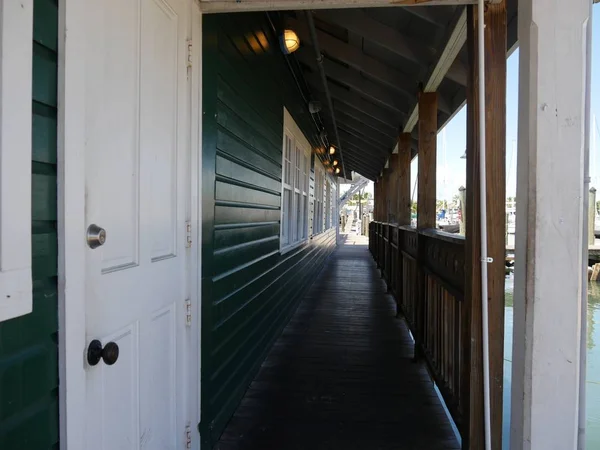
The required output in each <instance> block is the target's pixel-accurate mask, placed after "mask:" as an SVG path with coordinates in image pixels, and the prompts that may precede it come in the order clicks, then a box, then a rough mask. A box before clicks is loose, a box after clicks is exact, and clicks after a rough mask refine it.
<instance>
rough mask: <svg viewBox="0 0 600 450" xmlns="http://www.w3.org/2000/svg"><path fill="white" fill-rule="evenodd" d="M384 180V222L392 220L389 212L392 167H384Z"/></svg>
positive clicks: (382, 198) (382, 196) (382, 194)
mask: <svg viewBox="0 0 600 450" xmlns="http://www.w3.org/2000/svg"><path fill="white" fill-rule="evenodd" d="M381 180H382V191H383V192H382V193H381V200H382V204H383V206H382V212H383V218H382V220H383V222H384V223H388V222H389V221H390V218H389V212H390V198H389V187H390V169H383V176H382V177H381Z"/></svg>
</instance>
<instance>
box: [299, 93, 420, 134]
mask: <svg viewBox="0 0 600 450" xmlns="http://www.w3.org/2000/svg"><path fill="white" fill-rule="evenodd" d="M311 87H312V86H311ZM317 91H319V89H317ZM329 93H330V94H331V97H332V98H333V99H334V100H336V102H341V103H344V104H346V105H349V106H351V107H352V108H354V109H358V110H360V111H361V112H363V113H364V114H366V115H368V116H369V117H371V118H373V119H374V120H377V121H379V122H381V123H383V124H384V125H388V126H395V124H399V123H400V122H401V121H402V119H403V118H406V117H408V115H406V114H397V113H392V112H389V111H387V110H385V109H383V108H381V107H380V106H378V105H377V104H374V103H372V102H370V101H369V100H367V99H365V98H363V97H361V96H360V95H359V94H357V93H356V92H355V91H351V90H348V89H344V88H343V87H341V86H337V85H335V84H332V83H331V84H330V85H329Z"/></svg>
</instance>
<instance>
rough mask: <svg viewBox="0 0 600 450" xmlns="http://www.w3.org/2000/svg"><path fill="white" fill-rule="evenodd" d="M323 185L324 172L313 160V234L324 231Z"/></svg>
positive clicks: (316, 161) (319, 164)
mask: <svg viewBox="0 0 600 450" xmlns="http://www.w3.org/2000/svg"><path fill="white" fill-rule="evenodd" d="M324 183H325V170H324V169H323V165H322V164H321V162H320V161H319V160H318V159H315V190H314V192H315V193H314V195H315V206H314V218H313V234H314V235H317V234H320V233H322V232H323V231H325V229H324V218H323V203H324V202H323V194H324V193H323V185H324Z"/></svg>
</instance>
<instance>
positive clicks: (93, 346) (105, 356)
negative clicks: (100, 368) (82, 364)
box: [87, 339, 119, 366]
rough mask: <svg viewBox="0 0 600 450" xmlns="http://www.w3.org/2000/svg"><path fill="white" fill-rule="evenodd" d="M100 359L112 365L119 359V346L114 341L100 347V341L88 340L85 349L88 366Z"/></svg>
mask: <svg viewBox="0 0 600 450" xmlns="http://www.w3.org/2000/svg"><path fill="white" fill-rule="evenodd" d="M100 359H102V360H103V361H104V363H105V364H106V365H108V366H112V365H113V364H114V363H116V362H117V359H119V346H118V345H117V344H116V343H115V342H109V343H108V344H106V345H105V346H104V348H103V347H102V342H100V341H99V340H98V339H94V340H93V341H92V342H90V345H89V346H88V351H87V360H88V364H89V365H90V366H95V365H96V364H98V363H99V362H100Z"/></svg>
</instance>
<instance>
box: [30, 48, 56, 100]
mask: <svg viewBox="0 0 600 450" xmlns="http://www.w3.org/2000/svg"><path fill="white" fill-rule="evenodd" d="M57 82H58V72H57V64H56V54H55V53H53V52H51V51H49V50H48V49H46V48H45V47H42V46H40V45H38V44H37V43H34V44H33V100H34V101H36V102H39V103H44V104H45V105H49V106H54V107H56V106H57V89H56V86H57Z"/></svg>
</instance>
